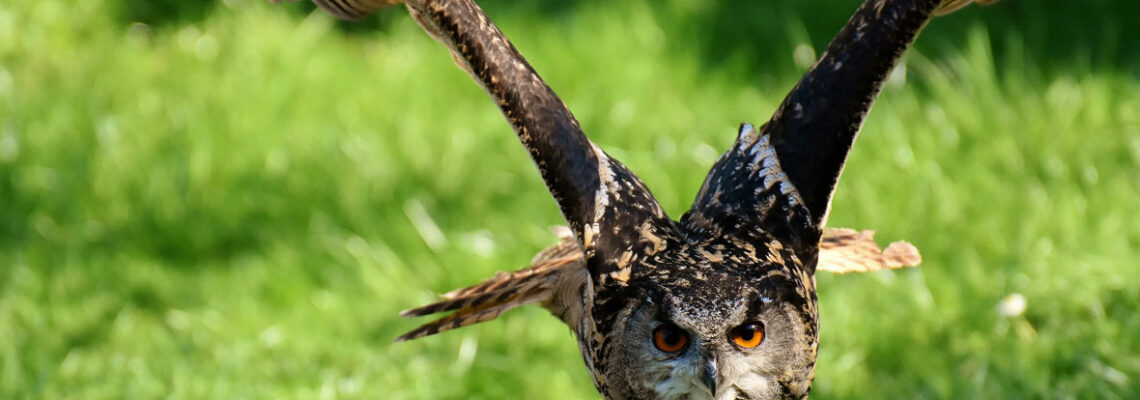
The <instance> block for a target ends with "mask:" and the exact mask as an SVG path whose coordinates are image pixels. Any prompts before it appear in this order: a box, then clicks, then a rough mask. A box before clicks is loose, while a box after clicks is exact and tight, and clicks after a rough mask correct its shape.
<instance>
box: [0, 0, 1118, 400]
mask: <svg viewBox="0 0 1140 400" xmlns="http://www.w3.org/2000/svg"><path fill="white" fill-rule="evenodd" d="M4 3H5V4H4V5H3V6H0V37H2V38H5V39H4V40H0V398H6V399H7V398H12V399H38V398H52V399H55V398H74V399H132V398H173V399H181V398H210V399H246V398H249V399H262V398H290V399H292V398H296V399H315V398H317V399H326V398H385V399H468V398H471V399H499V398H550V399H570V398H583V399H588V398H596V397H597V396H596V394H595V392H594V389H593V386H592V384H591V383H590V380H589V377H588V375H587V373H586V370H585V368H584V367H583V365H582V362H581V359H580V356H579V355H578V354H577V349H576V346H575V344H574V341H573V339H572V337H571V334H570V332H569V330H568V329H567V328H566V327H564V326H562V325H561V323H560V322H558V321H557V320H556V319H555V318H552V317H550V316H548V315H545V314H546V313H545V312H544V311H541V310H538V309H526V310H520V311H517V312H512V313H510V314H508V315H506V316H504V317H502V318H500V320H498V321H495V322H492V323H487V324H482V325H480V326H474V327H470V328H464V329H462V330H458V331H454V332H449V333H446V334H442V335H440V336H437V337H430V338H426V339H423V340H417V341H413V342H408V343H400V344H393V343H391V340H392V339H393V338H394V337H396V336H397V335H398V334H400V333H402V332H403V331H406V330H408V329H410V328H413V327H414V326H415V325H416V324H417V322H419V321H409V320H404V319H401V318H398V317H397V316H396V314H397V312H398V311H399V310H401V309H404V308H407V307H411V306H414V305H418V304H420V303H422V302H424V301H428V300H431V299H432V298H433V296H434V295H435V293H440V292H443V291H446V290H448V289H451V288H454V287H457V286H460V285H464V284H470V283H473V282H476V281H478V280H480V279H481V278H484V277H487V276H489V275H491V274H493V273H494V272H495V271H499V270H505V269H512V268H517V267H520V266H523V265H524V263H525V262H526V261H527V260H529V258H530V256H531V255H532V254H533V252H535V251H537V250H538V249H540V248H542V247H543V246H545V245H547V244H550V243H552V242H553V241H554V238H553V237H552V235H550V234H549V233H548V232H547V227H548V226H551V225H556V224H559V223H560V221H561V217H560V216H559V215H558V212H557V208H556V207H555V206H554V202H553V201H552V200H551V199H550V198H549V195H548V194H546V192H545V189H544V187H543V186H542V184H541V182H540V180H539V179H538V174H537V173H536V172H535V170H534V168H533V166H532V165H531V163H530V161H529V160H528V159H527V157H526V154H525V152H524V151H523V149H522V148H521V146H519V145H518V144H517V140H516V139H515V138H514V137H513V135H512V134H511V133H510V130H509V128H508V126H507V125H506V123H505V122H503V120H502V117H501V116H500V115H499V114H498V112H497V111H496V110H495V108H494V105H493V103H492V102H490V101H489V100H488V99H487V98H486V96H485V95H484V94H483V93H482V92H481V91H480V90H479V89H478V87H477V86H476V85H474V84H473V83H471V82H470V80H469V79H468V78H467V77H466V76H465V75H464V74H463V73H461V72H460V71H459V70H458V69H457V68H455V67H454V65H452V63H451V61H450V58H449V56H448V55H447V54H446V52H445V51H444V50H443V49H442V47H441V46H439V45H438V44H436V43H434V42H432V41H431V40H430V39H429V38H427V37H426V36H425V35H423V34H422V33H421V32H420V31H419V30H418V28H417V27H416V26H415V25H414V24H413V23H412V22H411V21H410V20H409V19H408V18H404V17H392V18H391V21H392V24H393V25H392V26H390V27H387V28H386V30H385V31H384V32H383V33H377V34H353V35H347V36H346V35H344V34H342V33H341V32H340V31H339V30H337V29H335V26H334V24H333V23H332V21H331V20H329V19H328V18H325V17H323V16H319V15H312V16H303V15H300V16H299V15H294V14H291V13H289V12H287V10H285V9H284V8H283V7H284V6H276V7H275V6H271V5H267V4H262V3H261V2H256V1H229V2H226V3H225V4H224V5H221V6H218V7H216V8H215V9H214V10H213V11H211V12H210V13H209V15H208V17H207V18H206V19H204V20H202V21H192V22H178V23H171V24H162V25H156V26H144V25H134V26H129V25H127V24H124V23H122V22H121V21H120V20H118V19H116V18H115V17H114V15H115V12H114V10H115V9H114V7H113V4H111V3H109V2H108V0H95V1H84V2H74V3H75V4H71V3H73V2H64V1H61V0H44V1H34V2H33V1H19V2H16V1H5V2H4ZM648 4H649V2H646V1H642V0H636V1H629V2H617V3H615V2H610V3H607V4H602V3H583V4H582V5H581V6H577V7H574V8H572V9H569V11H566V12H565V14H564V15H560V17H559V18H557V19H555V20H553V21H552V22H553V23H549V24H547V23H542V22H544V21H539V20H535V19H533V15H532V14H526V13H518V14H506V13H505V12H502V11H498V12H494V10H492V11H493V12H492V16H493V17H494V16H496V15H502V18H500V22H501V25H502V26H503V27H504V29H505V30H506V32H507V34H508V35H511V36H512V37H514V38H515V39H516V44H517V45H518V47H519V48H520V49H521V50H522V52H523V53H524V54H526V55H527V56H528V57H529V58H530V59H531V60H532V62H533V63H534V64H535V66H536V68H537V69H538V70H539V71H541V72H542V73H543V75H544V76H545V77H546V78H547V79H548V80H549V81H550V83H551V84H552V86H554V88H555V89H556V90H557V91H558V92H559V93H560V94H561V95H562V96H563V97H564V99H565V100H566V102H567V103H568V104H569V105H570V107H571V109H573V110H574V111H575V113H576V115H577V116H578V117H579V119H580V120H581V121H582V123H583V127H584V128H585V130H586V132H587V134H589V135H590V137H591V138H592V139H593V140H595V141H596V142H598V143H599V144H600V145H602V146H603V147H605V148H606V149H607V151H609V152H610V153H611V154H613V155H615V156H616V157H618V158H620V159H621V160H623V161H624V162H625V163H626V164H628V165H629V166H630V167H631V168H632V169H633V170H634V171H636V172H637V173H638V174H639V175H640V176H641V177H642V178H643V179H644V180H645V181H646V182H647V183H648V185H649V186H650V187H651V188H652V189H653V190H654V193H655V194H656V195H657V197H658V198H659V199H660V200H661V201H662V203H663V204H664V206H665V207H666V209H667V210H668V211H669V212H670V213H671V215H673V216H674V217H676V216H679V215H680V213H681V212H682V211H683V210H684V209H685V208H686V207H687V205H688V204H689V202H690V201H691V200H692V198H693V196H694V195H695V192H696V190H697V187H698V185H699V184H700V182H701V179H702V178H703V175H704V173H705V171H706V170H707V168H708V167H709V166H710V165H711V163H712V161H713V160H714V159H715V157H716V156H717V155H718V154H719V153H720V152H721V151H723V150H724V149H726V148H727V147H728V146H729V145H730V144H731V140H732V139H733V138H734V135H733V132H734V129H735V127H736V125H737V124H738V123H740V122H742V121H751V122H763V121H764V119H765V118H766V117H767V116H768V115H769V114H770V113H771V111H772V110H773V109H774V108H775V106H776V105H777V103H778V101H779V100H780V99H781V97H782V95H783V94H784V93H785V92H786V91H787V90H788V89H789V88H790V87H791V86H792V85H793V84H794V82H795V80H796V79H797V78H798V77H797V74H798V72H796V71H786V72H778V73H777V74H766V73H764V72H763V71H760V72H758V71H755V70H750V68H744V67H741V66H740V65H752V64H749V63H736V64H733V62H732V61H725V62H724V63H718V64H715V65H710V64H709V63H706V62H704V61H703V60H704V58H703V57H704V55H705V50H707V49H702V48H700V46H697V45H692V46H686V45H684V44H685V43H688V42H686V38H685V37H678V36H677V35H675V34H674V33H672V32H671V24H670V21H669V20H668V19H662V18H665V17H663V15H664V14H662V13H659V12H656V11H655V10H652V9H650V7H649V6H648ZM978 12H981V11H978ZM954 18H955V16H951V17H948V18H946V19H940V20H937V21H935V22H934V23H933V24H934V25H935V27H936V26H937V25H938V24H954V23H956V21H954V20H953V19H954ZM726 23H727V22H726ZM733 23H740V22H739V21H736V22H733ZM804 23H805V24H810V23H811V21H809V20H805V22H804ZM958 23H960V22H958ZM792 25H795V24H792ZM963 31H964V32H968V34H967V36H965V37H958V38H947V37H928V38H923V39H920V41H919V43H918V47H917V49H916V51H915V52H913V53H912V54H911V56H910V57H909V58H908V60H907V63H906V66H907V68H906V75H905V85H904V84H902V81H901V80H896V81H895V82H893V83H892V84H891V85H890V86H889V87H888V88H887V89H886V90H885V91H884V93H883V94H882V97H881V99H880V101H879V103H878V104H877V105H876V107H875V110H874V111H873V112H872V113H871V116H870V118H869V120H868V121H867V124H866V126H865V127H864V131H863V135H862V137H861V138H860V139H859V142H858V144H857V145H856V147H855V150H854V152H853V154H852V156H851V160H850V163H849V164H848V167H847V171H846V174H845V176H844V179H843V180H842V182H841V185H840V188H839V191H838V193H837V195H836V198H835V206H834V208H833V212H832V216H831V225H833V226H848V227H856V228H874V229H877V230H878V232H879V239H880V241H881V242H883V243H885V242H886V241H888V240H896V239H900V238H905V239H908V240H910V241H912V242H913V243H915V244H916V245H917V246H918V247H919V248H920V249H921V250H922V252H923V254H924V257H925V262H924V264H923V265H922V267H921V268H918V269H913V270H906V271H899V272H879V273H873V274H868V275H859V276H832V275H825V274H821V275H820V276H819V291H820V304H821V307H822V310H821V314H822V322H821V324H822V339H821V341H822V346H821V355H820V359H819V366H818V369H817V373H816V377H817V378H816V385H815V391H814V393H815V394H816V397H817V398H885V397H889V398H1135V397H1137V396H1140V340H1137V338H1138V337H1140V336H1138V335H1140V334H1138V332H1140V313H1137V311H1136V310H1138V309H1140V283H1138V282H1140V268H1137V260H1138V259H1140V217H1137V215H1140V200H1138V199H1140V96H1137V93H1140V78H1138V77H1137V75H1136V74H1135V70H1132V71H1131V72H1129V70H1128V69H1127V68H1124V67H1121V68H1113V67H1112V66H1090V65H1083V64H1080V63H1076V64H1075V65H1076V66H1065V65H1061V66H1056V65H1050V66H1049V68H1045V67H1043V66H1040V65H1038V63H1037V60H1035V59H1033V58H1032V55H1033V52H1031V51H1030V52H1027V51H1019V49H1021V47H1019V46H1018V43H1019V42H1018V39H1017V38H1016V36H1009V37H1004V36H1003V37H1001V38H999V40H1005V41H1004V42H1002V43H1001V45H1002V48H1003V49H1005V50H1004V51H1003V52H1001V53H1000V54H999V53H996V52H994V51H991V43H990V35H988V34H987V32H986V28H985V27H984V26H982V25H973V26H970V27H969V28H968V29H965V30H963ZM796 32H798V31H794V32H790V33H789V34H788V35H787V36H785V37H783V38H781V39H773V40H792V39H789V38H796V37H799V36H798V34H797V33H796ZM951 39H955V40H951ZM797 40H798V39H797ZM678 43H680V44H678ZM794 44H795V43H792V44H791V45H790V46H789V47H791V46H794ZM936 49H937V51H936ZM928 54H930V56H927V55H928ZM933 54H938V56H933ZM943 54H945V55H943ZM995 54H998V55H995ZM772 58H774V59H776V61H772V62H771V65H777V66H778V65H794V63H792V62H791V60H792V54H776V55H774V56H773V57H772ZM785 69H787V68H773V70H775V71H783V70H785ZM1011 293H1020V294H1022V295H1024V296H1025V297H1026V298H1027V300H1028V308H1027V310H1026V312H1025V314H1024V315H1021V316H1016V317H1004V316H1001V315H999V314H998V313H997V312H996V311H995V307H996V305H997V303H998V302H999V301H1000V300H1001V299H1002V298H1003V297H1005V296H1006V295H1008V294H1011Z"/></svg>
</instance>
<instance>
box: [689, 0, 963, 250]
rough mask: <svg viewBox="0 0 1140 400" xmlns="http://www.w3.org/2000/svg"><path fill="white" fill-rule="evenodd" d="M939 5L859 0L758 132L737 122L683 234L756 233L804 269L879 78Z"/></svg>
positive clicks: (936, 1)
mask: <svg viewBox="0 0 1140 400" xmlns="http://www.w3.org/2000/svg"><path fill="white" fill-rule="evenodd" d="M942 1H943V0H889V1H888V0H867V1H865V2H864V3H863V5H861V6H860V7H859V9H858V10H857V11H856V12H855V15H854V16H852V17H851V20H850V21H848V22H847V24H846V25H844V27H843V29H841V30H840V31H839V33H838V34H836V36H835V38H834V39H832V41H831V44H830V45H828V47H827V50H826V51H825V52H824V53H823V55H822V57H821V58H820V60H819V61H817V62H816V64H815V65H814V66H812V68H811V69H810V70H809V71H808V72H807V74H806V75H804V77H803V78H802V79H801V80H800V82H799V84H797V85H796V86H795V88H793V89H792V91H791V92H790V93H789V94H788V96H787V97H786V98H785V99H784V101H783V103H781V105H780V106H779V107H778V108H777V109H776V112H775V114H774V115H773V116H772V118H771V119H770V120H769V121H768V122H767V123H766V124H764V125H763V126H761V127H760V128H759V129H758V130H757V129H754V128H751V126H749V125H747V124H746V125H744V127H742V128H741V131H740V133H739V134H738V138H737V141H736V144H735V145H734V146H733V148H732V149H731V150H729V152H728V153H726V154H725V155H724V156H722V157H721V158H720V160H718V161H717V163H716V164H715V165H714V166H713V168H712V170H711V171H710V173H709V176H708V178H706V180H705V184H704V187H702V188H701V191H700V193H699V194H698V197H697V201H696V202H695V203H694V204H693V208H692V209H691V210H690V211H689V213H688V214H687V215H686V218H684V219H683V220H682V223H683V224H684V225H685V227H686V228H689V229H698V230H701V229H703V230H704V231H708V232H714V233H716V234H736V235H744V236H748V235H753V233H752V232H751V231H753V230H757V229H759V230H763V231H766V232H769V233H771V234H773V235H775V236H776V237H777V238H779V239H781V240H784V241H786V242H787V243H789V244H791V245H792V246H793V247H795V248H796V249H797V253H799V254H801V258H803V259H804V263H805V265H807V266H809V267H810V266H812V265H814V264H815V263H814V261H813V260H812V259H814V258H815V257H814V256H815V254H814V253H815V246H816V245H817V244H818V240H819V238H820V234H821V232H822V227H823V225H824V223H825V222H826V219H827V212H828V207H829V206H830V202H831V195H832V193H833V192H834V190H835V185H836V182H838V180H839V175H840V173H841V172H842V171H843V164H844V162H845V161H846V159H847V153H848V151H849V150H850V149H851V145H852V144H853V142H854V140H855V136H856V135H857V134H858V132H859V129H860V127H861V126H862V124H863V120H864V117H865V116H866V115H867V112H868V111H869V110H870V109H871V105H872V104H873V103H874V100H875V97H876V96H877V95H878V93H879V89H880V88H882V86H883V83H884V82H885V81H886V78H887V75H888V74H889V73H890V71H891V69H892V68H893V67H894V65H895V63H896V62H897V61H898V59H899V57H900V56H902V54H903V52H904V51H905V50H906V49H907V47H909V46H910V43H911V42H912V41H913V40H914V38H915V37H916V36H917V35H918V32H919V31H920V30H921V29H922V27H923V26H925V25H926V22H927V21H928V20H929V19H930V17H931V15H932V13H933V11H934V10H935V8H936V7H938V6H939V5H940V4H941V3H942Z"/></svg>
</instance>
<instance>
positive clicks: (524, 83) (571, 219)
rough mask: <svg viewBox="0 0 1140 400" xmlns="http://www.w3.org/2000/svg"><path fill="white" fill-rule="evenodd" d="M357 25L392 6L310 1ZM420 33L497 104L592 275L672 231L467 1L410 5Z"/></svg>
mask: <svg viewBox="0 0 1140 400" xmlns="http://www.w3.org/2000/svg"><path fill="white" fill-rule="evenodd" d="M314 1H315V2H316V3H317V4H318V5H320V6H321V8H323V9H325V10H328V11H330V12H331V13H333V14H334V15H338V16H341V17H345V18H355V17H359V16H361V15H364V14H366V13H368V12H370V11H373V10H375V9H377V8H380V7H383V6H385V5H389V4H393V3H396V2H397V0H314ZM405 3H406V4H407V7H408V10H409V11H410V12H411V13H412V15H413V16H414V17H415V19H416V21H417V22H418V23H419V24H420V26H421V27H423V29H424V30H425V31H426V32H427V33H428V34H430V35H431V36H432V37H434V38H435V39H436V40H439V41H440V42H442V43H443V44H445V45H447V47H448V49H449V50H450V51H451V53H452V57H453V58H454V59H455V61H456V63H457V64H458V65H459V66H460V67H461V68H462V69H464V70H465V71H467V72H468V73H469V74H470V75H471V77H472V78H474V79H475V81H476V82H478V83H479V84H480V85H481V86H482V87H483V88H484V89H485V90H486V91H487V93H488V94H490V95H491V97H492V98H493V99H494V100H495V102H496V104H498V106H499V108H500V110H501V111H502V112H503V115H504V116H505V117H506V119H507V121H508V122H510V124H511V126H512V127H513V128H514V130H515V133H516V134H517V135H518V137H519V140H520V141H521V142H522V144H523V146H524V147H526V149H527V151H528V152H529V153H530V156H531V159H532V160H534V163H535V164H536V165H537V166H538V170H539V173H540V174H541V175H542V179H543V181H545V183H546V186H547V188H548V189H549V190H550V193H551V194H552V195H553V196H554V199H555V200H556V201H557V202H558V205H559V207H560V209H561V211H562V215H563V217H565V218H566V222H567V223H568V225H569V226H570V228H571V230H573V232H574V236H575V237H576V238H577V240H578V243H579V245H580V246H581V248H582V250H583V251H584V252H585V254H586V259H587V260H588V261H589V263H588V268H589V270H590V272H591V276H593V277H595V278H596V279H597V278H598V277H601V276H604V275H607V274H609V273H610V272H613V271H614V270H617V269H620V268H622V266H621V265H619V264H618V263H617V261H616V260H619V259H620V257H619V255H620V254H623V253H626V252H629V250H630V249H631V248H633V247H635V246H638V244H639V243H641V242H644V241H645V240H646V239H645V238H646V237H649V238H651V239H653V238H659V237H662V236H669V234H670V233H671V232H672V231H675V230H676V227H675V225H674V223H673V222H672V221H671V220H670V219H669V218H668V217H667V216H666V215H665V211H664V210H663V209H662V208H661V206H660V205H658V203H657V200H656V199H654V198H653V195H652V194H651V193H650V192H649V189H647V188H646V187H645V184H644V183H642V182H641V180H640V179H638V178H637V177H636V176H635V175H634V174H633V173H632V172H630V171H629V169H628V168H626V167H625V166H624V165H622V164H621V163H620V162H618V161H617V160H615V159H613V158H611V157H610V156H609V155H607V154H606V153H605V152H604V151H602V150H601V149H600V148H599V147H598V146H596V145H594V144H593V143H591V142H590V141H589V140H588V139H587V138H586V136H585V135H584V134H583V133H582V129H581V127H580V126H579V124H578V121H577V120H576V119H575V118H574V116H573V115H572V114H571V113H570V110H568V109H567V107H566V105H565V104H564V103H563V102H562V100H561V99H559V98H558V96H557V95H556V94H555V93H554V91H553V90H552V89H551V88H550V87H549V86H547V85H546V83H545V82H543V80H542V78H540V77H539V76H538V74H537V73H536V72H535V71H534V69H533V68H532V67H531V66H530V64H529V63H527V61H526V59H524V58H523V56H522V55H521V54H519V52H518V50H516V49H515V47H514V45H512V44H511V43H510V41H509V40H507V38H506V36H504V35H503V33H502V32H501V31H499V29H498V27H496V26H495V25H494V24H493V23H492V22H491V20H490V19H489V18H488V17H487V16H486V15H485V14H484V13H483V10H481V9H480V8H479V6H478V5H476V4H475V3H474V2H473V1H471V0H408V1H405Z"/></svg>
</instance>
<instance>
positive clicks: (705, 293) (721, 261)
mask: <svg viewBox="0 0 1140 400" xmlns="http://www.w3.org/2000/svg"><path fill="white" fill-rule="evenodd" d="M718 250H719V251H718V252H716V253H714V252H711V251H705V250H703V249H701V250H693V249H692V248H688V249H680V251H679V252H678V254H676V255H674V256H672V257H665V259H662V260H660V261H662V262H669V263H672V265H673V266H675V267H674V268H655V269H654V271H657V272H656V273H652V274H647V275H645V276H643V277H636V278H634V279H631V280H630V281H629V282H628V285H627V286H626V287H625V293H624V294H622V295H621V297H622V298H625V299H628V300H627V301H625V302H624V304H622V306H621V308H622V309H621V310H620V312H618V313H617V314H619V315H624V316H625V317H624V318H617V319H616V320H615V323H614V324H613V326H612V330H610V333H609V335H607V336H608V337H609V340H608V342H609V343H607V345H606V346H605V347H606V348H607V353H608V354H607V357H605V358H606V359H607V360H608V361H609V362H608V364H609V365H607V366H605V368H604V371H605V372H604V374H605V375H606V376H604V377H603V378H604V379H606V380H607V382H606V383H607V385H608V386H609V388H610V393H609V394H610V395H611V396H612V397H614V398H639V399H643V398H655V399H699V398H705V399H713V398H715V399H788V398H793V399H796V398H804V397H806V396H807V394H808V392H809V391H810V390H811V381H812V376H813V370H814V366H815V359H816V348H817V335H818V313H817V309H816V304H815V302H816V298H815V290H814V281H813V279H812V278H811V276H810V275H808V274H806V273H799V272H797V271H800V270H801V269H799V268H789V267H788V265H787V264H789V263H792V264H794V263H795V262H798V260H796V259H795V258H794V257H793V256H791V254H783V256H786V257H788V258H787V259H786V260H783V261H785V263H773V262H770V261H768V259H770V258H773V257H765V258H762V259H761V260H757V257H755V256H754V254H745V253H746V252H733V251H725V250H724V247H719V248H718ZM778 257H780V256H777V257H776V258H778Z"/></svg>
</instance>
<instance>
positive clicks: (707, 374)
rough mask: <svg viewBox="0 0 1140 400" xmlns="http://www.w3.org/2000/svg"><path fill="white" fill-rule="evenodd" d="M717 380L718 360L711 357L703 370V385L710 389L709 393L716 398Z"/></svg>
mask: <svg viewBox="0 0 1140 400" xmlns="http://www.w3.org/2000/svg"><path fill="white" fill-rule="evenodd" d="M716 378H717V375H716V358H713V357H709V358H708V359H706V360H705V365H704V368H702V369H701V383H704V384H705V387H707V388H709V393H712V395H713V397H716Z"/></svg>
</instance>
